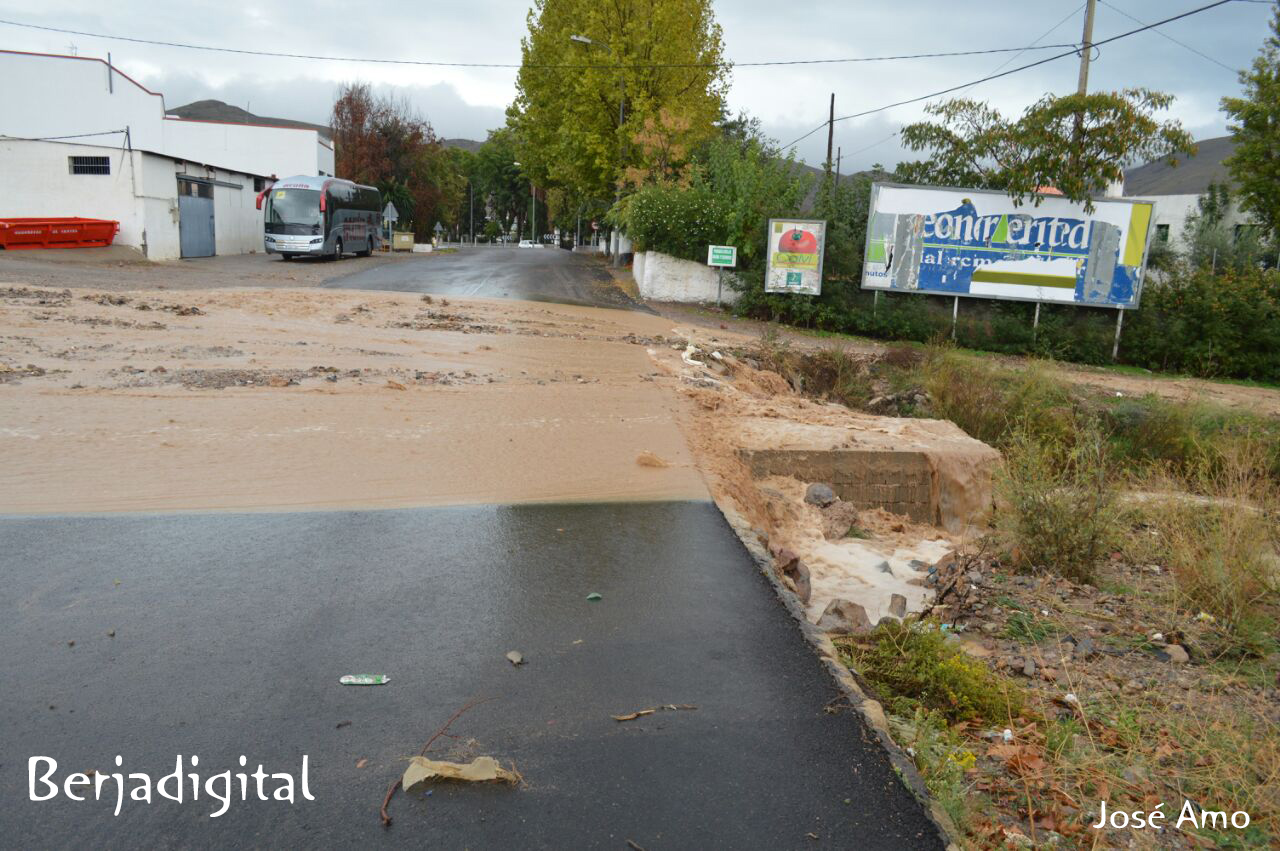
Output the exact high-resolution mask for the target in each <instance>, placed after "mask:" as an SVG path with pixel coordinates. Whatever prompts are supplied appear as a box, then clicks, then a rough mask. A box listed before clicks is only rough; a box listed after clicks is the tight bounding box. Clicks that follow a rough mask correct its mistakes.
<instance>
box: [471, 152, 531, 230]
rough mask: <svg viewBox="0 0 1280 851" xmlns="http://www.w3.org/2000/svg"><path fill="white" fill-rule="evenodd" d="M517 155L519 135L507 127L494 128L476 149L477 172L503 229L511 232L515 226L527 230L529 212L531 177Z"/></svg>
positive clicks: (491, 207) (490, 206)
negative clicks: (519, 163) (526, 173)
mask: <svg viewBox="0 0 1280 851" xmlns="http://www.w3.org/2000/svg"><path fill="white" fill-rule="evenodd" d="M517 159H518V157H517V156H516V135H515V133H514V131H512V130H511V129H510V128H507V127H503V128H501V129H498V130H494V131H492V132H490V133H489V138H488V139H486V140H485V143H484V144H483V145H481V146H480V150H479V151H477V152H476V176H477V179H478V180H479V185H481V186H483V187H484V196H485V200H486V201H487V202H488V204H489V208H490V209H491V210H492V211H493V214H494V216H496V217H497V219H498V221H499V223H500V224H501V226H502V233H510V232H511V229H512V227H513V226H514V227H515V228H516V229H517V230H518V231H520V232H523V226H524V222H525V216H526V215H527V214H528V212H529V181H528V179H527V178H526V177H525V176H524V173H523V172H522V171H521V168H520V166H518V165H516V161H517Z"/></svg>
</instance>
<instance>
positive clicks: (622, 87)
mask: <svg viewBox="0 0 1280 851" xmlns="http://www.w3.org/2000/svg"><path fill="white" fill-rule="evenodd" d="M569 41H572V42H574V43H576V44H582V45H586V46H587V47H599V48H601V49H603V50H604V51H605V52H606V53H608V54H609V55H610V56H612V55H613V49H612V48H611V47H609V45H607V44H601V43H600V42H598V41H593V40H592V39H590V38H587V37H586V36H585V35H578V34H576V33H575V34H574V35H571V36H569ZM626 105H627V77H626V75H625V74H623V73H622V67H621V66H619V67H618V134H619V138H618V168H619V169H621V168H622V142H623V140H622V138H621V135H622V125H623V123H624V122H625V121H626ZM621 200H622V185H621V183H619V184H618V185H616V186H615V187H614V190H613V202H614V204H617V203H618V202H619V201H621ZM613 265H614V266H615V267H620V266H621V265H622V235H621V234H618V250H616V251H614V252H613Z"/></svg>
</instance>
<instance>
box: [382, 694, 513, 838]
mask: <svg viewBox="0 0 1280 851" xmlns="http://www.w3.org/2000/svg"><path fill="white" fill-rule="evenodd" d="M491 700H494V698H492V697H482V698H479V699H477V700H473V701H470V702H469V703H467V704H466V705H465V706H463V707H462V708H461V709H459V710H458V711H457V712H455V713H453V714H452V715H450V716H449V720H448V721H446V722H444V726H443V727H441V728H440V729H439V730H436V731H435V733H434V734H433V735H432V736H431V738H429V739H427V743H426V744H425V745H423V746H422V750H420V751H418V756H426V755H427V751H428V750H430V749H431V746H432V745H434V744H435V743H436V740H437V739H439V738H440V737H441V736H451V737H452V738H456V737H453V736H452V735H451V734H450V733H449V726H450V725H451V724H453V722H454V721H457V720H458V719H459V718H461V717H462V715H463V714H464V713H466V712H468V711H470V710H472V709H475V708H476V707H477V706H479V705H480V704H482V703H488V702H489V701H491ZM401 779H402V778H400V777H397V778H396V779H395V780H393V781H392V782H391V785H390V786H389V787H387V795H386V797H385V798H383V799H382V807H381V808H380V809H379V810H378V813H379V814H380V815H381V816H382V826H383V827H390V826H391V814H390V813H388V812H387V807H388V806H389V805H390V804H391V798H392V796H393V795H395V793H396V790H397V789H399V788H400V781H401Z"/></svg>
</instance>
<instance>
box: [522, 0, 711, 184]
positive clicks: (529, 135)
mask: <svg viewBox="0 0 1280 851" xmlns="http://www.w3.org/2000/svg"><path fill="white" fill-rule="evenodd" d="M522 53H523V56H522V65H521V68H520V72H519V75H518V77H517V96H516V100H515V103H514V104H513V105H512V108H511V109H510V110H509V111H508V119H509V123H510V124H511V126H512V128H513V129H514V131H515V135H516V137H517V138H518V139H519V154H520V162H521V167H522V170H523V171H524V173H525V174H527V175H529V176H530V177H531V178H532V179H533V180H534V181H535V182H536V183H537V184H539V185H542V186H558V187H562V188H564V189H566V190H568V191H569V192H570V193H571V194H572V195H574V196H580V197H596V198H606V197H610V198H611V197H612V196H613V195H614V192H615V191H617V190H618V189H619V188H620V187H621V186H622V184H623V183H624V182H625V181H626V180H627V179H628V178H630V180H631V181H635V180H636V178H637V177H639V176H641V175H645V174H672V173H678V171H679V169H680V168H681V166H682V165H683V163H682V162H679V161H676V160H674V159H673V156H674V157H676V158H679V157H684V156H687V152H690V151H693V150H695V149H696V148H697V146H698V145H700V144H702V143H703V142H706V141H708V140H709V139H711V138H712V137H714V136H715V135H716V133H717V130H716V127H715V122H716V121H718V120H719V119H720V117H721V115H722V114H723V112H724V95H725V92H726V90H727V88H728V80H729V68H728V66H727V65H726V64H725V63H724V56H723V45H722V37H721V32H720V25H719V24H717V23H716V22H715V16H714V14H713V13H712V11H711V2H710V0H610V2H607V3H600V2H598V0H537V2H536V3H535V5H534V8H533V9H532V10H531V11H530V12H529V35H528V36H527V37H526V38H525V39H523V42H522ZM654 135H660V136H661V137H662V138H661V144H637V142H636V138H637V137H638V136H639V137H642V138H647V137H648V136H654Z"/></svg>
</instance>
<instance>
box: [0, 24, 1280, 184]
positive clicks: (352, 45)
mask: <svg viewBox="0 0 1280 851" xmlns="http://www.w3.org/2000/svg"><path fill="white" fill-rule="evenodd" d="M1208 1H1209V0H1100V1H1099V4H1098V10H1097V18H1096V23H1095V29H1094V40H1095V41H1098V40H1101V39H1104V38H1107V37H1108V36H1111V35H1116V34H1118V33H1122V32H1125V31H1128V30H1131V29H1134V28H1136V27H1138V26H1140V24H1137V23H1134V21H1133V20H1132V19H1130V18H1128V17H1125V15H1124V14H1122V13H1121V12H1120V11H1119V10H1123V11H1124V13H1127V14H1128V15H1131V16H1133V17H1134V18H1138V19H1140V20H1141V21H1142V22H1144V23H1148V22H1152V21H1155V20H1159V19H1162V18H1166V17H1169V16H1171V15H1174V14H1177V13H1178V12H1181V11H1185V10H1188V9H1192V8H1195V7H1197V6H1200V5H1204V4H1205V3H1206V2H1208ZM715 7H716V15H717V18H718V20H719V21H720V24H721V25H722V26H723V28H724V40H725V54H726V56H727V57H728V58H729V59H731V60H734V61H737V62H753V61H766V60H795V59H828V58H849V57H866V56H884V55H893V54H902V53H922V52H940V51H956V50H981V49H992V48H1002V47H1021V46H1025V45H1029V44H1032V43H1033V42H1036V41H1037V40H1038V39H1039V40H1040V41H1041V43H1044V44H1062V43H1074V42H1078V41H1079V40H1080V36H1081V25H1082V21H1083V12H1082V11H1078V10H1082V9H1083V3H1082V2H1076V0H1020V2H1016V3H986V4H974V3H957V2H954V0H899V1H898V2H893V3H885V2H876V3H871V2H849V0H825V2H824V0H811V2H808V3H778V2H776V0H769V2H765V0H732V2H730V1H729V0H720V1H719V2H716V4H715ZM161 8H163V11H164V13H163V14H157V11H158V10H159V9H161ZM356 8H357V7H355V6H353V5H352V4H351V3H350V2H349V0H341V2H339V0H307V2H273V3H266V2H236V0H231V2H225V0H224V1H223V2H212V1H211V0H196V1H195V2H178V0H173V2H169V3H166V4H163V5H158V4H157V3H156V2H155V0H145V2H144V0H115V1H114V2H113V3H110V4H103V3H100V2H90V0H43V2H41V3H39V4H33V3H29V2H16V0H0V18H4V19H8V20H12V21H19V22H23V23H31V24H39V25H44V26H51V27H63V28H69V29H75V30H83V31H86V32H101V33H109V34H113V35H127V36H132V37H138V38H147V39H158V40H165V41H180V42H188V43H197V44H207V45H211V46H220V47H238V48H250V49H259V50H278V51H284V52H300V53H308V54H322V55H341V56H359V57H378V58H403V59H423V60H438V61H455V62H495V63H517V62H519V59H520V37H521V36H522V35H523V34H524V33H525V31H526V21H525V15H526V9H527V6H526V5H525V3H522V2H518V0H507V2H503V0H470V2H467V3H465V4H444V3H432V4H427V3H416V4H396V3H388V4H375V5H374V6H363V7H359V8H360V9H361V10H362V11H361V13H360V19H359V20H357V19H356V16H355V15H354V14H353V11H354V10H355V9H356ZM384 12H385V16H384V15H383V13H384ZM1270 14H1271V7H1270V6H1268V5H1266V4H1263V3H1251V2H1233V3H1229V4H1227V5H1226V6H1221V7H1218V8H1216V9H1212V10H1210V11H1207V12H1203V13H1201V14H1199V15H1195V16H1193V17H1191V18H1188V19H1186V20H1183V21H1178V22H1176V23H1173V24H1169V25H1167V26H1165V27H1161V28H1160V30H1159V31H1160V32H1164V33H1166V34H1167V35H1168V36H1170V37H1172V38H1174V39H1177V40H1178V41H1181V42H1184V43H1185V44H1186V45H1189V46H1190V47H1191V48H1194V49H1195V50H1197V51H1199V52H1200V53H1203V54H1205V55H1206V56H1208V57H1212V59H1208V58H1204V57H1203V56H1200V55H1197V54H1196V53H1194V52H1192V50H1189V49H1188V48H1187V47H1184V46H1181V45H1179V44H1175V43H1173V42H1171V41H1169V40H1168V39H1166V38H1164V37H1162V36H1160V35H1158V34H1156V32H1147V33H1142V34H1140V35H1135V36H1131V37H1129V38H1127V39H1123V40H1121V41H1118V42H1116V43H1114V44H1110V45H1106V46H1104V47H1102V48H1100V51H1101V53H1100V55H1099V56H1098V57H1097V58H1096V59H1095V61H1094V63H1093V65H1092V68H1091V71H1090V88H1091V89H1093V90H1097V89H1114V88H1121V87H1128V86H1146V87H1149V88H1155V89H1160V90H1163V91H1167V92H1170V93H1172V94H1174V95H1175V96H1176V97H1177V100H1176V102H1175V104H1174V106H1173V108H1172V110H1171V111H1170V115H1171V116H1172V117H1176V118H1178V119H1180V120H1181V121H1182V122H1183V124H1184V125H1185V126H1186V127H1187V128H1188V129H1189V130H1191V131H1192V133H1193V134H1194V135H1195V136H1196V137H1197V138H1206V137H1211V136H1218V135H1222V134H1223V133H1225V121H1224V119H1223V116H1222V114H1221V113H1220V112H1219V110H1218V101H1219V99H1220V98H1221V97H1222V96H1224V95H1228V94H1235V93H1237V92H1238V91H1239V88H1240V86H1239V82H1238V80H1237V76H1236V73H1235V72H1234V71H1232V70H1229V69H1228V68H1224V67H1222V66H1221V65H1218V64H1215V62H1214V61H1212V60H1217V61H1218V62H1221V63H1223V64H1224V65H1226V66H1229V68H1231V69H1235V68H1240V67H1244V66H1247V65H1248V63H1249V62H1251V61H1252V59H1253V57H1254V56H1255V55H1256V54H1257V51H1258V48H1259V47H1260V46H1261V44H1262V40H1263V38H1264V36H1265V34H1266V29H1267V21H1268V19H1269V17H1270ZM1064 18H1065V19H1066V20H1065V21H1064V20H1063V19H1064ZM1059 21H1063V23H1062V24H1061V25H1060V26H1058V27H1057V28H1056V29H1054V30H1053V31H1052V32H1048V33H1047V34H1046V31H1048V30H1049V29H1050V28H1051V27H1053V26H1054V25H1055V24H1057V23H1058V22H1059ZM0 48H6V49H12V50H31V51H40V52H50V53H68V52H71V51H72V50H73V49H74V50H75V51H76V52H78V53H79V55H82V56H85V55H92V56H105V55H106V53H107V52H108V51H110V52H111V53H112V57H113V59H114V62H115V64H116V65H117V66H118V67H119V68H121V69H122V70H124V71H125V72H126V73H129V74H130V75H132V76H134V77H135V78H137V79H138V80H139V81H140V82H142V83H144V84H145V85H147V86H148V87H150V88H152V89H153V90H156V91H160V92H162V93H163V94H164V95H165V102H166V104H167V105H168V106H170V107H174V106H180V105H182V104H184V103H188V102H190V101H193V100H201V99H204V98H216V99H218V100H224V101H227V102H229V103H234V104H237V105H239V106H243V107H246V108H248V109H249V110H251V111H252V112H255V113H258V114H261V115H276V116H280V117H286V118H296V119H302V120H306V121H315V122H321V123H327V120H328V115H329V108H330V106H331V104H332V102H333V97H334V93H335V92H336V91H337V89H338V87H339V86H340V85H341V83H342V82H343V81H349V80H366V81H369V82H372V83H374V84H375V85H376V86H378V87H380V88H382V89H384V90H391V89H395V90H396V91H397V93H399V94H403V95H405V96H407V97H408V98H409V99H410V101H411V102H412V103H413V104H414V105H415V106H416V107H417V108H418V110H419V111H420V112H421V113H422V114H424V115H425V116H426V117H427V118H428V119H430V121H431V123H432V125H433V126H434V127H435V129H436V132H437V133H438V134H439V135H441V136H443V137H467V138H473V139H483V138H484V136H485V133H486V132H487V131H488V130H489V129H491V128H494V127H497V126H500V125H501V123H502V121H503V110H504V108H505V107H506V106H507V104H509V103H510V102H511V99H512V97H513V96H514V80H515V71H514V70H512V69H462V68H426V67H413V66H393V65H375V64H366V63H358V62H322V61H312V60H294V59H277V58H267V57H250V56H236V55H229V54H219V53H210V52H205V51H196V50H184V49H180V48H172V47H159V46H151V45H142V44H131V43H127V42H121V41H112V40H107V39H100V38H92V37H88V36H82V35H66V34H60V33H52V32H41V31H37V30H30V29H23V28H19V27H15V26H9V25H0ZM1062 52H1063V50H1061V49H1058V50H1050V51H1030V52H1028V53H1024V54H1022V55H1021V56H1018V57H1016V58H1014V57H1013V54H994V55H985V56H970V57H958V58H941V59H921V60H910V61H898V62H883V63H857V64H841V65H810V66H790V67H785V66H784V67H765V68H745V67H739V68H735V69H734V71H733V78H732V79H733V85H732V88H731V90H730V94H729V103H730V106H731V107H732V108H733V109H734V110H735V111H736V110H738V109H746V110H747V111H749V112H750V113H751V114H753V115H756V116H758V117H759V118H760V119H761V120H762V121H763V123H764V128H765V130H766V131H767V132H768V133H769V134H770V135H772V136H774V137H775V138H777V139H778V141H779V142H781V143H783V144H786V143H788V142H790V141H791V140H793V139H795V138H796V137H798V136H800V135H801V134H803V133H805V132H807V131H809V130H811V129H812V128H814V127H815V126H816V125H818V124H819V123H822V122H823V121H825V120H826V116H827V108H828V98H829V97H830V95H831V93H832V92H834V93H835V95H836V114H837V115H846V114H849V113H854V112H860V111H862V110H866V109H873V108H875V107H878V106H883V105H885V104H888V103H892V102H894V101H898V100H903V99H906V98H911V97H916V96H919V95H923V94H927V93H929V92H933V91H937V90H938V89H943V88H947V87H949V86H953V85H957V84H960V83H964V82H966V81H968V80H974V79H977V78H979V77H983V76H985V75H988V74H990V73H992V72H993V71H995V70H997V69H998V68H1000V69H1001V70H1003V69H1007V68H1014V67H1017V66H1018V65H1022V64H1026V63H1027V62H1031V61H1034V60H1035V59H1039V58H1043V57H1047V56H1052V55H1054V54H1056V53H1062ZM1006 62H1007V64H1005V63H1006ZM1001 66H1003V68H1002V67H1001ZM1077 73H1078V61H1077V60H1076V59H1075V58H1074V57H1067V58H1063V59H1058V60H1056V61H1054V62H1051V63H1048V64H1045V65H1043V66H1040V67H1038V68H1034V69H1031V70H1028V71H1024V72H1021V73H1018V74H1014V75H1011V76H1009V77H1005V78H1003V79H1000V80H995V81H992V82H988V83H983V84H981V85H979V86H975V87H974V88H972V89H970V90H968V91H967V93H966V94H968V95H969V96H972V97H976V98H980V99H985V100H989V101H991V102H992V103H993V104H994V105H995V106H997V107H998V108H999V109H1001V110H1002V111H1006V112H1009V113H1017V112H1019V111H1021V110H1022V109H1023V108H1024V107H1026V106H1027V105H1028V104H1030V103H1031V102H1033V101H1035V100H1036V99H1038V98H1039V97H1041V96H1042V95H1043V94H1045V93H1046V92H1058V93H1067V92H1070V91H1072V90H1074V88H1075V85H1076V78H1077ZM922 106H923V104H916V105H912V106H904V107H898V108H895V109H892V110H889V111H887V112H881V113H878V114H875V115H873V116H869V117H867V118H862V119H855V120H850V121H845V122H841V123H838V124H837V125H836V134H835V143H836V145H838V146H840V147H842V148H843V150H844V155H845V159H844V163H845V165H844V168H843V169H842V171H846V172H847V171H850V170H857V169H862V168H866V167H868V166H870V165H871V164H872V163H875V162H880V163H884V164H885V165H888V166H892V165H894V164H895V163H897V162H898V161H899V160H900V159H903V158H905V157H906V156H909V154H906V155H904V153H903V151H902V149H901V147H900V146H899V145H898V143H897V138H896V136H894V135H893V134H894V133H895V132H896V131H897V130H898V129H899V128H900V127H901V126H902V125H903V124H904V123H908V122H910V121H913V120H915V119H917V118H919V117H920V115H921V107H922ZM2 122H3V118H2V117H0V124H2ZM797 152H798V154H799V156H800V158H802V159H804V160H806V161H808V162H810V163H813V164H819V163H821V161H822V160H823V159H824V157H825V152H826V132H825V129H824V130H822V131H819V132H817V133H814V134H813V135H812V136H810V137H809V138H808V139H806V140H805V141H804V142H802V143H800V144H799V145H798V146H797Z"/></svg>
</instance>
